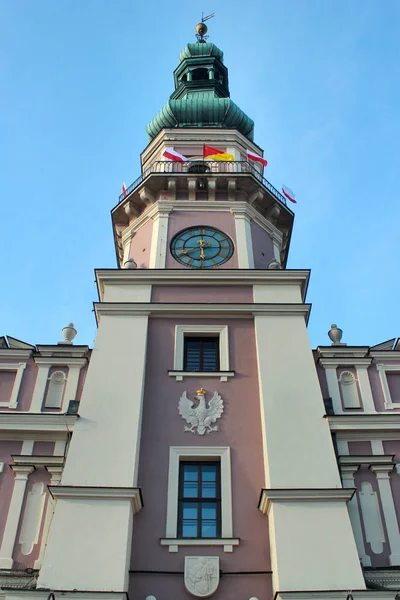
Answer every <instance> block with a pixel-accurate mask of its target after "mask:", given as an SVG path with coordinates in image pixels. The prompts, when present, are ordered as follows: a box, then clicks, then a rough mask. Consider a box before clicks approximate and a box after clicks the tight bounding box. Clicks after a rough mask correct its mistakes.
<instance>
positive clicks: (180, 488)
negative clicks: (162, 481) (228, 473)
mask: <svg viewBox="0 0 400 600" xmlns="http://www.w3.org/2000/svg"><path fill="white" fill-rule="evenodd" d="M186 465H196V467H197V468H198V472H199V474H200V476H199V479H198V489H199V491H200V495H198V496H197V497H195V498H194V497H187V498H185V496H184V493H183V491H184V481H185V480H184V477H183V474H184V467H185V466H186ZM206 465H207V466H209V465H213V466H214V465H215V466H216V478H215V479H216V482H215V486H216V495H215V498H204V497H202V496H201V484H202V479H201V473H202V469H201V467H203V466H206ZM185 503H187V504H191V503H193V504H195V503H196V504H197V505H198V509H197V535H196V536H184V535H183V505H184V504H185ZM211 503H212V504H215V506H216V534H215V536H213V537H212V538H209V537H203V536H202V535H201V530H202V522H203V519H202V516H201V508H202V504H211ZM177 508H178V522H177V535H178V538H181V539H185V540H186V539H189V540H190V539H196V540H203V539H218V538H220V537H221V461H219V460H217V461H212V460H209V461H208V460H201V461H197V460H181V461H179V483H178V507H177Z"/></svg>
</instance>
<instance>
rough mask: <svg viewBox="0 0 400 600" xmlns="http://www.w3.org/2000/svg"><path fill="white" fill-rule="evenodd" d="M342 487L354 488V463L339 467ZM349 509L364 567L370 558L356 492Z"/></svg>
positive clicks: (356, 467) (356, 468) (348, 504)
mask: <svg viewBox="0 0 400 600" xmlns="http://www.w3.org/2000/svg"><path fill="white" fill-rule="evenodd" d="M340 470H341V473H342V481H343V487H345V488H354V487H356V486H355V483H354V473H355V472H356V471H357V470H358V466H355V465H342V466H341V468H340ZM347 507H348V509H349V515H350V521H351V525H352V527H353V533H354V537H355V540H356V546H357V550H358V556H359V558H360V560H361V562H362V564H363V566H364V567H370V566H371V558H370V557H369V556H368V555H367V554H366V552H365V544H364V537H363V533H362V528H361V519H360V512H359V510H358V502H357V493H355V494H354V496H353V497H352V499H351V500H350V501H349V502H348V503H347Z"/></svg>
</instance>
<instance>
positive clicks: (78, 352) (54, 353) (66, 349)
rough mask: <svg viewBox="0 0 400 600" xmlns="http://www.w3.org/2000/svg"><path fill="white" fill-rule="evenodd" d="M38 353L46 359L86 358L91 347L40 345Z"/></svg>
mask: <svg viewBox="0 0 400 600" xmlns="http://www.w3.org/2000/svg"><path fill="white" fill-rule="evenodd" d="M37 349H38V353H39V355H40V356H41V357H44V358H46V357H47V358H53V357H61V356H62V357H65V358H86V356H87V355H88V352H89V346H74V345H73V344H63V343H61V344H54V345H49V344H43V345H40V344H38V346H37Z"/></svg>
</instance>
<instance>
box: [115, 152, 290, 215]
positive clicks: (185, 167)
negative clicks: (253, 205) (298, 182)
mask: <svg viewBox="0 0 400 600" xmlns="http://www.w3.org/2000/svg"><path fill="white" fill-rule="evenodd" d="M153 173H164V174H166V175H168V174H172V173H173V174H180V175H196V176H199V175H201V176H203V177H204V176H206V177H207V176H213V175H217V174H219V173H226V174H228V175H229V174H241V173H250V174H251V175H253V176H254V177H255V178H256V179H258V181H260V183H262V185H263V186H264V187H266V188H267V190H269V191H270V192H271V194H272V195H273V196H275V198H277V199H278V200H279V201H280V202H282V204H284V205H285V206H286V198H285V196H283V195H282V194H281V193H280V192H278V190H277V189H276V188H275V187H274V186H273V185H272V184H271V183H270V182H269V181H268V180H267V179H265V178H264V177H263V176H262V175H261V173H260V172H259V171H258V170H257V169H256V168H255V167H254V166H253V165H252V164H250V163H249V162H247V161H242V160H236V161H222V160H218V161H202V160H195V161H187V162H185V163H180V162H175V161H164V160H157V161H155V162H154V163H153V164H151V165H150V167H148V168H147V169H145V170H144V171H143V173H142V175H141V176H140V177H138V178H137V179H136V180H135V181H134V182H133V183H131V185H130V186H129V187H128V188H126V193H125V194H121V195H120V196H119V202H122V200H123V199H124V198H126V196H128V195H129V194H130V193H131V192H132V191H133V190H134V189H135V188H137V187H138V185H140V184H141V183H142V182H143V181H144V180H145V179H146V178H147V177H148V176H149V175H151V174H153Z"/></svg>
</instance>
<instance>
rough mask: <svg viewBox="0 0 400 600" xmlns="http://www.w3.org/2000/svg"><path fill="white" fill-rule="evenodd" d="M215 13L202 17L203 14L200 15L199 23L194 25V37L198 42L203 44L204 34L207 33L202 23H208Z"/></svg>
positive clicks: (206, 28) (205, 37)
mask: <svg viewBox="0 0 400 600" xmlns="http://www.w3.org/2000/svg"><path fill="white" fill-rule="evenodd" d="M214 14H215V13H211V14H210V15H207V16H206V17H205V16H204V13H201V22H200V23H197V25H196V37H197V39H198V41H199V42H204V41H205V40H206V39H207V36H206V33H207V31H208V27H207V25H206V24H205V22H204V21H208V19H212V18H213V16H214Z"/></svg>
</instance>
